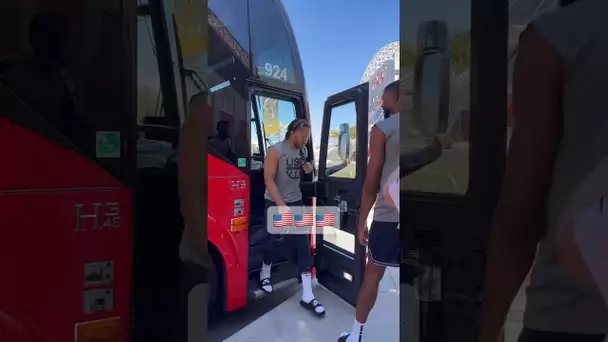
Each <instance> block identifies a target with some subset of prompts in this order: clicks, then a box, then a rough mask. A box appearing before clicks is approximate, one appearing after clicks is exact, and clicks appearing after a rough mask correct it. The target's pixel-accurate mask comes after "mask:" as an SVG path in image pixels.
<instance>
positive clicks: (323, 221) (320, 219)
mask: <svg viewBox="0 0 608 342" xmlns="http://www.w3.org/2000/svg"><path fill="white" fill-rule="evenodd" d="M316 221H317V226H319V227H333V226H335V225H336V215H335V214H334V213H325V214H317V219H316Z"/></svg>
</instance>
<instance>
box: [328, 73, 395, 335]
mask: <svg viewBox="0 0 608 342" xmlns="http://www.w3.org/2000/svg"><path fill="white" fill-rule="evenodd" d="M398 100H399V81H395V82H392V83H390V84H389V85H387V86H386V88H384V94H383V95H382V109H384V112H385V114H386V115H385V117H386V118H385V119H384V120H382V121H380V122H378V123H377V124H376V125H374V127H373V128H372V132H371V135H370V158H369V163H368V166H367V174H366V175H365V181H364V183H363V195H362V198H361V211H360V218H359V226H358V234H359V242H360V243H361V244H363V245H367V248H368V256H369V262H368V263H367V266H366V268H365V275H364V276H363V284H362V285H361V290H360V292H359V296H358V298H357V311H356V317H355V323H354V325H353V328H352V330H351V332H350V333H344V334H342V336H340V337H339V338H338V342H360V341H361V340H362V338H363V337H362V336H363V325H364V324H365V322H366V321H367V316H368V315H369V312H370V311H371V310H372V308H373V307H374V303H375V302H376V297H377V296H378V286H379V284H380V280H381V279H382V277H383V276H384V271H385V270H386V267H387V266H392V267H398V266H399V243H400V238H399V237H400V236H399V210H398V209H397V208H395V207H394V206H393V205H391V204H390V202H389V201H387V199H386V198H385V194H384V191H382V189H384V187H385V186H386V183H387V181H388V180H389V178H390V176H391V174H393V173H394V172H395V171H397V170H398V168H399V115H398V114H399V113H398V112H397V108H398V106H397V103H398ZM374 203H375V205H374ZM372 207H373V208H374V221H373V222H372V225H371V229H370V231H369V233H368V229H367V226H366V222H367V216H368V215H369V213H370V211H371V209H372Z"/></svg>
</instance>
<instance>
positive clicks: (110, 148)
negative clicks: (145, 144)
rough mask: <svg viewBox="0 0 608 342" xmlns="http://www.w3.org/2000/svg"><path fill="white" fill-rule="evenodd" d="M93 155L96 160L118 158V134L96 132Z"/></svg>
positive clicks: (114, 132)
mask: <svg viewBox="0 0 608 342" xmlns="http://www.w3.org/2000/svg"><path fill="white" fill-rule="evenodd" d="M95 155H96V157H97V158H120V132H116V131H100V132H97V138H96V142H95Z"/></svg>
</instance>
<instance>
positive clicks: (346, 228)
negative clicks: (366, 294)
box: [315, 83, 369, 306]
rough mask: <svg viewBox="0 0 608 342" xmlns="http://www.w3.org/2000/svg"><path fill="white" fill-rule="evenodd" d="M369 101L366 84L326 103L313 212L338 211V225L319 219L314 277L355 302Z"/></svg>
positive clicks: (361, 260)
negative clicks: (323, 222)
mask: <svg viewBox="0 0 608 342" xmlns="http://www.w3.org/2000/svg"><path fill="white" fill-rule="evenodd" d="M368 101H369V85H368V83H364V84H362V85H359V86H356V87H354V88H351V89H348V90H345V91H343V92H341V93H338V94H335V95H332V96H330V97H329V98H327V100H326V101H325V107H324V110H323V127H322V130H321V132H322V133H321V134H322V135H321V145H320V157H319V158H320V159H319V174H318V182H317V210H316V211H317V215H318V214H320V213H321V210H320V209H319V207H320V206H321V207H323V206H330V207H337V208H338V210H337V211H338V212H339V215H338V217H336V220H335V221H336V222H335V223H336V227H320V226H319V224H318V223H317V228H316V229H317V232H316V233H317V235H316V257H315V258H316V259H315V260H316V270H317V279H318V281H319V283H320V284H322V285H323V286H325V287H326V288H327V289H329V290H330V291H332V292H334V293H335V294H337V295H338V296H340V297H342V298H343V299H344V300H346V301H347V302H348V303H350V304H351V305H353V306H354V305H355V304H356V299H357V294H358V292H359V288H360V287H361V282H362V280H363V271H364V268H365V259H366V247H365V246H362V245H361V244H359V242H358V239H357V223H358V221H359V206H360V200H361V190H362V188H363V179H364V176H365V169H366V167H367V162H366V161H367V111H368Z"/></svg>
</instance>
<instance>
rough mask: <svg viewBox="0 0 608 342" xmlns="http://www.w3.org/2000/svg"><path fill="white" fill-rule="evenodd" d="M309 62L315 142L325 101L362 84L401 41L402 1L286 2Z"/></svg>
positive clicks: (308, 85)
mask: <svg viewBox="0 0 608 342" xmlns="http://www.w3.org/2000/svg"><path fill="white" fill-rule="evenodd" d="M283 4H284V6H285V9H286V10H287V13H288V15H289V18H290V20H291V25H292V27H293V30H294V33H295V35H296V40H297V42H298V47H299V50H300V55H301V57H302V63H303V64H304V76H305V78H306V88H307V91H308V101H309V105H310V115H311V121H312V126H313V132H312V136H313V139H314V143H315V144H318V143H319V136H320V134H321V132H320V127H321V118H322V116H323V103H324V102H325V99H326V98H327V97H328V96H329V95H332V94H335V93H338V92H340V91H342V90H345V89H348V88H351V87H353V86H356V85H358V84H359V81H360V80H361V76H362V75H363V71H365V67H366V66H367V64H368V63H369V61H370V60H371V59H372V57H373V56H374V54H375V53H376V52H377V51H378V50H380V49H381V48H382V47H383V46H384V45H386V44H388V43H390V42H393V41H398V40H399V1H397V0H374V1H367V0H306V1H303V0H283Z"/></svg>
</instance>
